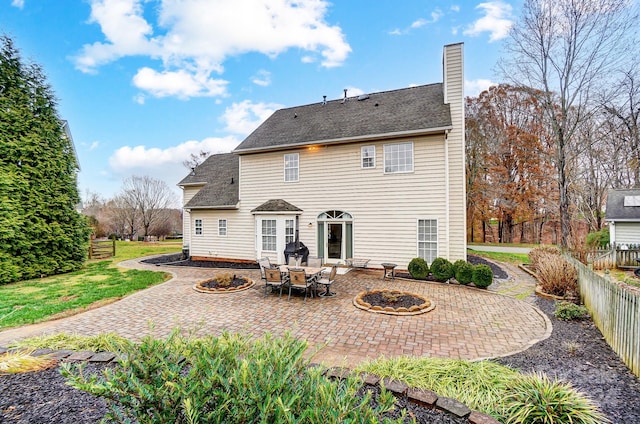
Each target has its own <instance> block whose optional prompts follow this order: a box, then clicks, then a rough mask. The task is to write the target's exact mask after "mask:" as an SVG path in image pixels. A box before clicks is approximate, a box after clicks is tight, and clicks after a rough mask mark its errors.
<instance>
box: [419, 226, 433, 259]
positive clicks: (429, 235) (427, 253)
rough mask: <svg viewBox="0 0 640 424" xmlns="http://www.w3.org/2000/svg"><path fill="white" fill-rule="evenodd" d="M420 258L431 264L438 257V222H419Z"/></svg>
mask: <svg viewBox="0 0 640 424" xmlns="http://www.w3.org/2000/svg"><path fill="white" fill-rule="evenodd" d="M418 256H419V257H421V258H422V259H424V260H425V261H427V262H428V263H429V264H431V262H433V260H434V259H435V258H437V257H438V220H436V219H419V220H418Z"/></svg>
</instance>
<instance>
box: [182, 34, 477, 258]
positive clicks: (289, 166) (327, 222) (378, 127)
mask: <svg viewBox="0 0 640 424" xmlns="http://www.w3.org/2000/svg"><path fill="white" fill-rule="evenodd" d="M443 68H444V81H443V83H436V84H429V85H423V86H417V87H410V88H404V89H399V90H393V91H385V92H380V93H370V94H367V95H361V96H357V97H347V93H346V92H345V98H344V99H339V100H332V101H320V102H318V103H314V104H309V105H304V106H296V107H291V108H286V109H281V110H278V111H276V112H275V113H274V114H273V115H271V117H269V118H268V119H267V120H266V121H265V122H264V123H263V124H262V125H260V126H259V127H258V128H257V129H256V130H255V131H254V132H253V133H252V134H251V135H249V136H248V137H247V138H246V139H245V140H244V141H243V142H242V143H241V144H240V145H239V146H238V147H237V148H236V149H235V150H234V151H233V152H232V153H228V154H220V155H213V156H211V157H209V158H208V159H207V160H206V161H205V162H204V163H202V164H201V165H200V166H198V167H197V168H195V169H194V170H193V172H191V173H190V174H189V175H188V176H187V177H185V178H184V179H183V180H182V181H181V182H180V183H179V184H178V185H179V186H180V187H181V188H182V189H183V193H184V198H183V200H184V230H183V234H184V238H183V240H184V245H185V248H187V247H188V248H189V252H190V255H191V256H192V257H194V258H201V259H241V260H256V258H259V257H263V256H267V257H269V258H270V259H271V260H272V261H273V262H278V263H283V262H284V249H285V246H286V244H287V243H288V242H292V241H294V240H295V236H296V228H298V229H299V239H300V241H301V242H302V243H304V244H305V245H306V246H307V247H308V248H309V250H310V255H312V256H321V257H323V258H324V261H325V262H326V263H345V261H346V259H348V258H366V259H370V262H369V266H373V267H379V266H380V263H382V262H393V263H396V264H398V266H399V267H400V268H405V269H406V267H407V265H408V263H409V261H410V260H411V259H412V258H415V257H418V256H419V257H423V258H425V259H426V260H427V261H428V262H429V263H430V262H432V261H433V259H434V258H436V257H438V256H441V257H444V258H448V259H449V260H452V261H453V260H457V259H463V258H466V228H465V222H466V220H465V179H464V172H465V166H464V157H465V156H464V155H465V149H464V93H463V90H464V88H463V81H464V73H463V45H462V44H453V45H448V46H445V47H444V57H443Z"/></svg>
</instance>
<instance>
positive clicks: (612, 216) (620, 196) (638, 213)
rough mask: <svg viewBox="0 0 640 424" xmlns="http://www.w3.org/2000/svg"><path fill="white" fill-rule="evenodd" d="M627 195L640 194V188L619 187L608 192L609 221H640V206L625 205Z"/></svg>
mask: <svg viewBox="0 0 640 424" xmlns="http://www.w3.org/2000/svg"><path fill="white" fill-rule="evenodd" d="M625 196H640V189H637V188H636V189H618V190H609V191H608V192H607V209H606V212H605V219H606V220H607V221H638V222H640V206H624V198H625Z"/></svg>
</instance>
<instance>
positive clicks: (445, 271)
mask: <svg viewBox="0 0 640 424" xmlns="http://www.w3.org/2000/svg"><path fill="white" fill-rule="evenodd" d="M431 274H432V275H433V278H435V279H436V281H447V280H448V279H450V278H451V277H453V265H452V264H451V262H449V261H448V260H447V259H445V258H435V259H434V260H433V262H432V263H431Z"/></svg>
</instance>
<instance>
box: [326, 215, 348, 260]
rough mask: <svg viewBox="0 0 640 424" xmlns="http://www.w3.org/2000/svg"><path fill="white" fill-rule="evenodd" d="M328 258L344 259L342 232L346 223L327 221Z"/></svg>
mask: <svg viewBox="0 0 640 424" xmlns="http://www.w3.org/2000/svg"><path fill="white" fill-rule="evenodd" d="M327 227H328V229H327V230H328V231H327V258H329V259H344V258H343V257H342V234H343V227H344V223H342V222H341V223H329V222H328V223H327Z"/></svg>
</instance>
